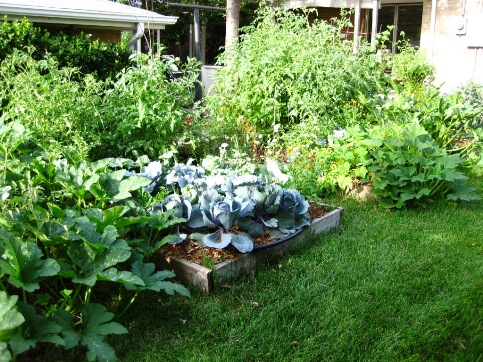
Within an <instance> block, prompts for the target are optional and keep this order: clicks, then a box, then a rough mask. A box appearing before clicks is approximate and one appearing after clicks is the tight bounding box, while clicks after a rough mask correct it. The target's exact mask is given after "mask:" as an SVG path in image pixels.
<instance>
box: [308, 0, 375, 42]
mask: <svg viewBox="0 0 483 362" xmlns="http://www.w3.org/2000/svg"><path fill="white" fill-rule="evenodd" d="M316 9H317V13H316V14H315V13H310V14H309V21H310V22H312V21H313V20H314V19H315V18H317V19H320V20H324V21H326V22H328V23H330V22H331V19H333V18H340V17H341V14H340V8H320V7H319V8H316ZM344 10H346V11H349V10H350V9H344ZM370 13H371V11H370V10H368V9H361V18H360V23H359V36H361V37H363V38H367V34H368V19H369V18H368V14H370ZM349 20H350V22H351V23H352V24H354V13H352V14H351V15H350V17H349ZM342 33H343V34H345V35H346V37H347V39H349V40H352V39H354V27H347V28H345V29H342Z"/></svg>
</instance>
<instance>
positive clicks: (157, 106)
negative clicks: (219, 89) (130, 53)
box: [91, 54, 198, 159]
mask: <svg viewBox="0 0 483 362" xmlns="http://www.w3.org/2000/svg"><path fill="white" fill-rule="evenodd" d="M136 59H137V63H138V65H137V66H132V67H129V68H127V69H126V70H125V71H123V72H121V73H120V74H119V77H118V78H117V79H116V80H115V81H113V82H112V84H111V85H110V86H109V89H108V90H107V91H106V93H105V95H104V98H103V101H102V105H101V108H100V109H99V112H100V113H101V116H100V118H101V121H100V129H99V140H100V142H99V146H98V147H96V148H95V149H94V150H93V151H92V153H91V155H92V157H93V158H94V159H97V158H103V157H108V156H109V155H118V156H128V157H139V156H141V155H147V156H148V157H150V158H152V159H156V158H158V157H159V156H160V155H161V154H163V153H164V152H166V151H168V150H170V149H171V148H173V147H174V148H175V147H176V146H177V141H178V140H179V139H180V138H181V137H182V134H183V133H184V131H185V128H188V127H189V124H188V123H187V121H186V120H187V118H190V117H193V116H194V115H193V112H192V111H190V110H189V109H187V108H185V107H187V106H190V105H192V101H193V98H194V86H195V82H196V81H197V77H198V71H197V67H196V62H195V61H194V59H192V60H190V61H189V62H188V63H187V64H185V67H184V68H182V69H183V73H184V76H183V77H182V78H179V79H176V80H174V81H170V80H169V79H168V78H167V76H166V74H167V71H168V66H169V64H168V62H170V60H163V59H159V58H157V57H155V56H153V57H150V56H148V55H142V54H140V55H137V56H136Z"/></svg>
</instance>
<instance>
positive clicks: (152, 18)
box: [0, 0, 178, 50]
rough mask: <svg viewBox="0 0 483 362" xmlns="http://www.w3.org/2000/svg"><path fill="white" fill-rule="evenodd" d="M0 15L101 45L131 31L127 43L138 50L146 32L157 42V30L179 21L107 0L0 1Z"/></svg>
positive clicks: (116, 39)
mask: <svg viewBox="0 0 483 362" xmlns="http://www.w3.org/2000/svg"><path fill="white" fill-rule="evenodd" d="M0 15H1V16H2V18H3V17H4V16H5V15H6V16H7V20H17V19H18V20H20V19H23V18H27V20H29V21H30V22H32V23H35V24H36V25H38V26H40V27H43V28H46V29H48V30H49V31H50V32H53V33H55V32H59V31H63V32H64V33H67V34H70V35H75V34H79V33H80V32H84V33H86V34H91V35H92V38H93V39H99V40H101V41H104V42H114V43H117V42H120V41H121V32H123V31H130V32H133V36H132V37H131V39H130V40H129V43H128V44H129V45H130V46H133V47H134V48H135V49H137V50H140V49H141V37H142V36H143V34H144V32H145V31H147V30H150V31H156V32H157V39H158V43H159V36H160V33H159V31H160V30H161V29H164V28H165V26H166V25H172V24H174V23H176V20H177V19H178V18H177V17H175V16H165V15H160V14H158V13H155V12H152V11H148V10H144V9H139V8H136V7H132V6H128V5H123V4H119V3H116V2H113V1H109V0H62V1H59V0H0Z"/></svg>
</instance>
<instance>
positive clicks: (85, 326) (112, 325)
mask: <svg viewBox="0 0 483 362" xmlns="http://www.w3.org/2000/svg"><path fill="white" fill-rule="evenodd" d="M81 315H82V329H81V332H80V334H81V336H82V339H81V344H82V345H84V346H86V347H87V359H88V360H89V361H94V360H96V359H97V360H98V361H114V360H115V359H116V355H115V353H114V350H113V349H112V347H111V346H110V345H108V344H107V343H106V342H105V341H104V336H106V335H108V334H124V333H127V332H128V331H127V329H126V328H124V327H123V326H122V325H121V324H119V323H116V322H109V321H110V320H111V319H112V318H113V317H114V314H113V313H110V312H107V311H106V308H105V307H104V306H102V305H100V304H87V305H86V306H85V307H84V309H83V310H82V312H81Z"/></svg>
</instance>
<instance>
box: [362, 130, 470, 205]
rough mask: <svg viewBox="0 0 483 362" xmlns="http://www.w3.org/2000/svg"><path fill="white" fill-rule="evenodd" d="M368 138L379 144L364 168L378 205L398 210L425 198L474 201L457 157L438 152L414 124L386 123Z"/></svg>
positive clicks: (428, 137)
mask: <svg viewBox="0 0 483 362" xmlns="http://www.w3.org/2000/svg"><path fill="white" fill-rule="evenodd" d="M371 137H373V138H375V139H376V140H380V141H381V142H382V144H381V147H380V148H378V149H377V150H374V151H372V152H371V154H372V157H373V159H374V161H373V163H372V165H370V166H369V167H368V171H369V172H370V175H371V176H370V180H371V182H372V186H373V188H372V192H373V193H374V194H376V195H379V196H380V197H381V205H382V206H385V207H397V208H401V207H403V206H406V205H407V204H414V203H424V202H425V200H427V199H436V198H442V197H447V198H448V199H451V200H477V199H479V197H478V195H477V194H476V192H475V189H473V188H470V187H468V186H467V185H466V179H467V177H466V176H465V175H464V174H463V173H462V172H460V171H458V168H459V167H461V166H462V161H461V158H460V156H459V155H458V154H448V153H447V152H446V151H445V150H444V149H440V148H439V147H438V146H437V145H436V144H435V142H434V140H433V139H432V138H431V136H430V134H429V133H428V132H427V131H426V130H425V129H424V128H423V127H422V126H421V125H420V124H419V123H418V122H415V121H413V122H410V123H408V124H407V125H405V126H398V125H395V124H388V127H384V129H382V128H378V129H373V130H372V131H371Z"/></svg>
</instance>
